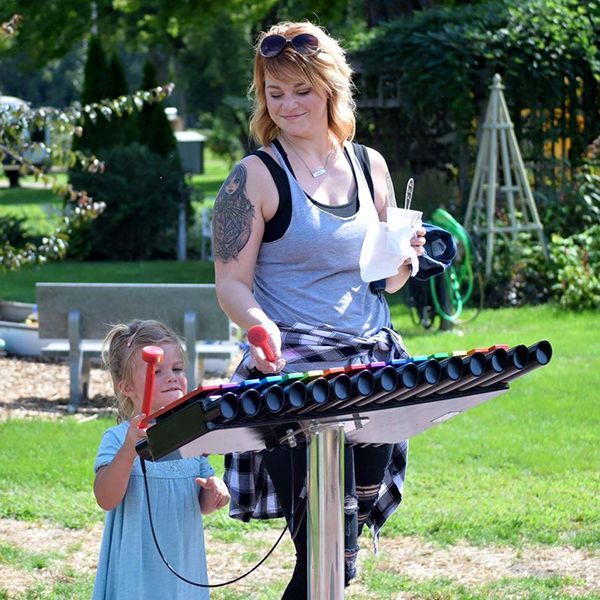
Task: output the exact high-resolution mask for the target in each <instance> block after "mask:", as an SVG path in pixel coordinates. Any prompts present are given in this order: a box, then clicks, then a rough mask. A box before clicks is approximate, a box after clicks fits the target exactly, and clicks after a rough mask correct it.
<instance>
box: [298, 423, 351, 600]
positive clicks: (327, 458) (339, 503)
mask: <svg viewBox="0 0 600 600" xmlns="http://www.w3.org/2000/svg"><path fill="white" fill-rule="evenodd" d="M306 451H307V482H308V497H307V512H306V517H307V527H308V599H309V600H323V599H324V598H326V599H327V600H343V598H344V427H343V425H339V424H335V425H327V424H322V425H318V424H317V425H315V427H314V428H313V429H312V431H311V434H310V436H309V441H308V446H307V450H306Z"/></svg>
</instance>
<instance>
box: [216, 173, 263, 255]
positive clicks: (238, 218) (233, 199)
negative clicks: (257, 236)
mask: <svg viewBox="0 0 600 600" xmlns="http://www.w3.org/2000/svg"><path fill="white" fill-rule="evenodd" d="M253 219H254V206H252V203H251V202H250V200H248V197H247V196H246V168H245V167H244V166H243V165H237V166H236V167H234V169H233V171H232V172H231V173H230V174H229V177H228V178H227V180H226V181H225V183H224V184H223V186H222V187H221V189H220V190H219V194H218V195H217V199H216V200H215V206H214V209H213V252H214V254H215V256H216V257H218V258H220V259H221V260H222V261H223V262H224V263H226V262H228V261H230V260H231V259H236V260H237V257H238V254H239V253H240V252H241V251H242V249H243V248H244V246H245V245H246V244H247V243H248V240H249V239H250V234H251V233H252V220H253Z"/></svg>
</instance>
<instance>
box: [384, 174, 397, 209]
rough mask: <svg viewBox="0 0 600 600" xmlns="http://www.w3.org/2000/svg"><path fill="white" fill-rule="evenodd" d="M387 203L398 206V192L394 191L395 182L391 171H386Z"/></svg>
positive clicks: (387, 204)
mask: <svg viewBox="0 0 600 600" xmlns="http://www.w3.org/2000/svg"><path fill="white" fill-rule="evenodd" d="M385 205H386V206H396V194H395V193H394V183H393V181H392V177H391V175H390V172H389V171H386V172H385Z"/></svg>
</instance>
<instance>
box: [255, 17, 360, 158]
mask: <svg viewBox="0 0 600 600" xmlns="http://www.w3.org/2000/svg"><path fill="white" fill-rule="evenodd" d="M300 33H311V34H312V35H314V36H315V37H316V38H317V39H318V40H319V50H318V51H317V52H316V53H315V54H312V55H310V56H303V55H302V54H299V53H298V52H296V51H295V50H294V49H293V48H292V47H291V46H290V45H287V46H286V47H285V48H284V50H283V51H282V52H281V53H280V54H279V55H278V56H275V57H273V58H265V57H264V56H262V55H261V54H260V52H259V48H260V44H261V42H262V40H263V39H264V38H265V37H266V36H267V35H274V34H277V35H282V36H283V37H285V38H286V39H288V40H289V39H291V38H293V37H294V36H296V35H298V34H300ZM266 76H269V77H272V78H273V79H277V80H280V81H286V80H294V79H301V80H303V81H306V82H307V83H308V84H309V85H310V86H311V87H313V88H314V89H315V91H316V92H317V93H318V94H320V95H322V96H324V97H325V98H327V120H328V126H329V130H330V131H331V133H332V134H333V136H334V137H335V138H336V140H337V141H338V142H339V143H340V144H342V143H344V142H346V141H351V140H352V139H353V138H354V132H355V129H356V117H355V108H356V105H355V103H354V99H353V97H352V90H353V84H352V80H351V76H352V69H351V68H350V66H349V65H348V62H347V61H346V53H345V51H344V50H343V48H342V47H341V46H340V45H339V43H338V42H337V41H336V40H334V39H333V38H332V37H331V36H330V35H328V34H327V33H326V31H325V30H324V29H323V28H322V27H319V26H317V25H313V24H312V23H309V22H302V23H291V22H283V23H278V24H277V25H273V26H272V27H271V28H270V29H269V30H268V31H264V32H263V33H261V34H260V35H259V37H258V42H257V44H256V48H255V57H254V78H253V82H252V85H251V87H250V93H251V95H252V97H253V109H252V116H251V117H250V133H251V135H252V137H254V138H255V139H256V141H257V142H259V143H260V144H261V145H263V146H265V145H269V144H270V143H271V142H272V141H273V139H275V138H276V137H277V134H278V133H279V128H278V127H277V125H275V123H274V122H273V120H272V119H271V117H270V115H269V111H268V110H267V96H266V92H265V77H266Z"/></svg>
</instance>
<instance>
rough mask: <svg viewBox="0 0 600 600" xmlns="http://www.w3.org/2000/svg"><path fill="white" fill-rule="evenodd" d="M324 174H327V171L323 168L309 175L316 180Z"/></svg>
mask: <svg viewBox="0 0 600 600" xmlns="http://www.w3.org/2000/svg"><path fill="white" fill-rule="evenodd" d="M325 173H327V170H326V169H325V167H323V168H321V169H317V170H316V171H311V173H310V174H311V175H312V176H313V177H314V178H315V179H316V178H317V177H321V175H325Z"/></svg>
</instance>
